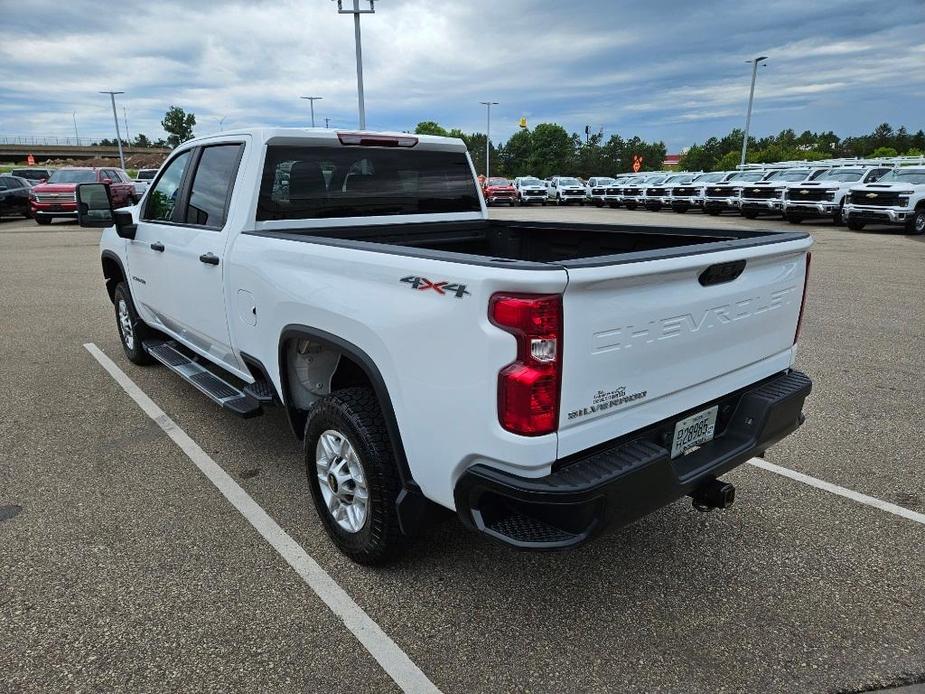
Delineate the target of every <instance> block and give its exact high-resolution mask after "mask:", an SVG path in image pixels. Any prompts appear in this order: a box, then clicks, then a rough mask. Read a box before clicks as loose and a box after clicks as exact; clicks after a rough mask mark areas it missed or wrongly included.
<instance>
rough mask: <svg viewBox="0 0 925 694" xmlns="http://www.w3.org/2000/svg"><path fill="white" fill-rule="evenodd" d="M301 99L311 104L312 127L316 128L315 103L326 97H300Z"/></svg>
mask: <svg viewBox="0 0 925 694" xmlns="http://www.w3.org/2000/svg"><path fill="white" fill-rule="evenodd" d="M299 98H300V99H305V100H306V101H307V102H308V103H309V105H310V107H311V109H312V127H313V128H314V127H315V102H316V101H321V100H322V99H323V98H324V97H323V96H300V97H299Z"/></svg>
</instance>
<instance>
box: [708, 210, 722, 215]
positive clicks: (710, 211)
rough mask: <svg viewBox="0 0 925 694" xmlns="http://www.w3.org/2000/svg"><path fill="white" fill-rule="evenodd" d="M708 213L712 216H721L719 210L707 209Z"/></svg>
mask: <svg viewBox="0 0 925 694" xmlns="http://www.w3.org/2000/svg"><path fill="white" fill-rule="evenodd" d="M706 213H707V214H708V215H710V216H711V217H719V213H720V211H719V210H706Z"/></svg>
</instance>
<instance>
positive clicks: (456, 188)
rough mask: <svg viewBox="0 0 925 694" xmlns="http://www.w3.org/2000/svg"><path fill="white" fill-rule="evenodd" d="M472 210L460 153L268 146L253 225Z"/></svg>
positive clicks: (476, 197) (473, 197) (477, 201)
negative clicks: (279, 221) (265, 222)
mask: <svg viewBox="0 0 925 694" xmlns="http://www.w3.org/2000/svg"><path fill="white" fill-rule="evenodd" d="M505 180H506V179H505ZM479 211H481V196H480V194H479V192H478V188H477V187H476V185H475V179H473V177H472V170H471V169H470V168H469V161H468V159H467V158H466V154H465V152H441V151H434V150H427V149H405V148H402V147H396V148H384V147H344V146H328V147H325V146H296V145H273V144H271V145H269V146H268V147H267V155H266V163H265V164H264V169H263V177H262V179H261V182H260V197H259V199H258V201H257V221H266V220H272V219H329V218H335V217H372V216H380V215H397V214H431V213H442V212H479Z"/></svg>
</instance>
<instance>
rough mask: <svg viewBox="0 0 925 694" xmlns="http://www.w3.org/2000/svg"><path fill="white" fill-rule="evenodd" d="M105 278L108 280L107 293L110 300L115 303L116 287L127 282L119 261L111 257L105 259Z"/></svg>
mask: <svg viewBox="0 0 925 694" xmlns="http://www.w3.org/2000/svg"><path fill="white" fill-rule="evenodd" d="M103 277H105V278H106V293H107V294H109V300H110V301H114V298H113V297H114V296H115V293H116V285H118V284H119V282H124V281H125V275H124V274H123V273H122V267H121V266H120V265H119V263H118V261H116V260H115V259H113V258H110V257H106V256H104V257H103Z"/></svg>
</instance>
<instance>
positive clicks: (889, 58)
mask: <svg viewBox="0 0 925 694" xmlns="http://www.w3.org/2000/svg"><path fill="white" fill-rule="evenodd" d="M345 4H350V0H346V2H345ZM376 10H377V11H376V14H375V15H371V16H370V15H365V16H364V17H363V20H362V21H363V49H364V63H365V78H366V110H367V125H368V127H370V128H373V129H394V130H406V129H410V128H413V127H414V125H415V124H416V123H417V122H418V121H421V120H436V121H438V122H440V123H441V124H443V125H445V126H447V127H454V126H455V127H460V128H462V129H464V130H468V131H472V130H482V131H484V123H485V110H484V107H483V106H480V105H479V101H482V100H487V99H491V100H493V101H499V102H501V103H500V105H499V106H497V107H495V109H494V110H493V117H492V135H493V137H492V139H493V140H503V139H506V137H508V136H509V135H510V134H511V133H512V132H514V131H515V130H516V128H517V120H518V119H519V118H520V117H521V116H526V118H527V119H528V121H529V123H530V124H531V125H533V124H535V123H539V122H542V121H556V122H559V123H561V124H563V125H564V126H565V127H566V128H568V129H569V130H570V131H575V132H578V131H582V130H583V129H584V126H585V124H589V125H591V127H592V128H593V129H595V130H598V129H600V128H603V130H604V133H605V137H606V136H607V135H609V134H612V133H615V132H616V133H619V134H620V135H623V136H625V137H626V136H631V135H635V134H638V135H640V136H642V137H645V138H647V139H662V140H664V141H665V142H666V143H667V144H668V147H669V151H675V150H678V149H680V148H681V147H683V146H685V145H689V144H691V143H693V142H700V141H702V140H704V139H705V138H707V137H709V136H711V135H722V134H725V133H726V132H728V131H729V130H730V129H731V128H733V127H741V126H742V125H743V121H744V111H745V104H746V99H747V95H748V82H749V77H750V72H749V71H750V67H749V66H748V65H746V64H745V60H746V59H747V58H749V57H752V56H756V55H768V56H770V60H769V61H768V65H767V67H763V68H761V69H760V71H759V77H758V88H757V90H756V100H755V112H754V117H753V126H752V131H753V132H754V133H755V134H758V135H762V134H768V133H771V132H777V131H779V130H781V129H783V128H793V129H795V130H797V131H798V132H799V131H802V130H805V129H812V130H824V129H832V130H834V131H835V132H836V133H838V134H840V135H843V136H844V135H850V134H860V133H864V132H868V131H870V130H871V129H872V128H873V127H874V126H876V125H877V124H878V123H881V122H883V121H888V122H890V123H891V124H893V125H894V126H899V125H905V126H906V127H907V128H909V129H910V130H917V129H919V128H922V127H925V1H923V0H883V1H880V2H877V1H874V2H871V0H858V1H855V0H839V1H837V2H835V1H828V0H812V1H807V0H771V1H768V0H762V1H753V0H738V1H736V2H706V1H695V2H691V1H690V0H680V1H679V0H673V1H669V0H648V1H646V2H639V0H634V1H633V2H617V1H616V0H610V1H608V0H582V1H581V2H568V1H566V0H557V1H553V0H504V1H501V0H443V2H437V1H436V0H380V1H379V2H377V3H376ZM0 17H2V18H3V19H2V27H3V31H2V37H3V38H2V40H0V137H11V136H14V137H15V136H23V135H39V136H68V135H73V132H74V126H73V120H72V113H74V112H76V115H77V124H78V127H79V130H80V134H81V136H94V137H112V135H113V132H112V131H113V125H112V112H111V109H110V105H109V100H108V97H105V96H102V95H100V94H98V93H97V92H98V91H99V90H103V89H112V90H123V91H124V92H125V94H124V95H122V96H120V97H118V99H119V101H118V104H119V117H120V119H122V117H123V112H122V108H123V107H124V108H125V115H126V116H127V120H128V128H129V131H130V133H131V134H132V135H134V134H136V133H138V132H139V131H140V132H144V133H145V134H147V135H148V136H149V137H153V138H157V137H162V136H163V131H162V130H161V127H160V120H161V118H162V117H163V114H164V111H165V110H166V109H167V107H168V106H170V105H171V104H175V105H178V106H182V107H183V108H185V109H186V110H188V111H192V112H194V113H195V114H196V118H197V126H196V133H197V134H208V133H210V132H213V131H217V130H218V129H219V121H220V119H222V118H224V119H225V120H224V128H225V129H226V130H227V129H229V128H234V127H242V126H248V125H286V126H299V125H307V124H308V120H309V114H308V103H307V102H305V101H300V100H299V96H301V95H318V96H323V97H324V100H323V101H320V102H317V103H316V117H317V118H318V120H319V123H320V122H321V118H323V117H324V116H327V117H329V118H330V121H331V125H332V127H355V126H356V73H355V62H354V42H353V22H352V19H351V18H350V17H349V16H339V15H338V14H337V12H336V7H335V3H334V2H332V0H273V1H272V2H262V1H258V0H251V1H250V2H241V3H234V2H211V1H209V0H197V1H196V2H192V1H191V0H190V1H185V2H174V1H172V0H145V2H135V1H134V0H122V1H121V2H118V3H111V2H101V1H98V2H91V1H81V0H68V1H67V2H62V1H61V0H29V1H28V2H26V3H23V2H17V1H16V0H0Z"/></svg>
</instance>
